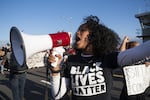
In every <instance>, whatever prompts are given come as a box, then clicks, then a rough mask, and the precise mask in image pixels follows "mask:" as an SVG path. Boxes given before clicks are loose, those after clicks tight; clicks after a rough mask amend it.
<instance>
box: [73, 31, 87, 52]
mask: <svg viewBox="0 0 150 100" xmlns="http://www.w3.org/2000/svg"><path fill="white" fill-rule="evenodd" d="M88 35H89V31H88V30H85V31H80V30H79V31H78V32H77V33H76V40H75V41H76V47H77V48H78V49H86V48H87V46H88V44H89V40H88Z"/></svg>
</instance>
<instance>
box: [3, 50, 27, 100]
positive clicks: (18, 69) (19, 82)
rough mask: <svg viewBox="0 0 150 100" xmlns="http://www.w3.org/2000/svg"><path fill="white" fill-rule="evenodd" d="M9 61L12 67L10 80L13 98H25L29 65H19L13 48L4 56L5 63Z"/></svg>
mask: <svg viewBox="0 0 150 100" xmlns="http://www.w3.org/2000/svg"><path fill="white" fill-rule="evenodd" d="M6 61H8V66H9V68H10V74H9V82H10V86H11V90H12V94H13V100H24V99H23V98H24V88H25V83H26V76H27V68H28V67H27V65H26V64H23V65H22V66H20V65H18V63H17V61H16V59H15V57H14V54H13V52H12V51H11V48H9V52H8V53H7V55H6V56H5V57H4V63H5V62H6Z"/></svg>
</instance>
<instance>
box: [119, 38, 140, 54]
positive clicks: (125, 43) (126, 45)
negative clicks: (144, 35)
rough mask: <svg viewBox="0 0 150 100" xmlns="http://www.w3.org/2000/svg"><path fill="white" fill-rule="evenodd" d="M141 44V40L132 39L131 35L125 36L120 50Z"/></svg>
mask: <svg viewBox="0 0 150 100" xmlns="http://www.w3.org/2000/svg"><path fill="white" fill-rule="evenodd" d="M139 45H140V43H139V42H137V41H130V39H129V37H128V36H125V37H124V39H123V41H122V44H121V46H120V48H119V50H120V51H124V50H127V49H130V48H133V47H136V46H139Z"/></svg>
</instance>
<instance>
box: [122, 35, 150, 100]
mask: <svg viewBox="0 0 150 100" xmlns="http://www.w3.org/2000/svg"><path fill="white" fill-rule="evenodd" d="M139 45H140V43H139V42H137V41H130V39H129V37H127V36H125V37H124V39H123V42H122V44H121V46H120V51H125V50H128V49H131V48H134V47H137V46H139ZM149 59H150V57H149ZM143 63H145V65H146V66H149V65H150V62H149V61H148V59H147V60H145V61H144V62H140V63H136V65H137V64H143ZM139 81H141V80H139ZM149 88H150V87H149ZM149 88H147V90H146V91H147V94H149V95H150V89H149ZM148 89H149V90H148ZM148 92H149V93H148ZM145 98H148V97H146V95H144V93H142V94H137V95H131V96H129V95H128V93H127V86H126V81H125V79H124V86H123V89H122V92H121V95H120V100H148V99H145ZM149 99H150V97H149Z"/></svg>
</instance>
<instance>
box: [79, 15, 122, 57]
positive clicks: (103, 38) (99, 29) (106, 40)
mask: <svg viewBox="0 0 150 100" xmlns="http://www.w3.org/2000/svg"><path fill="white" fill-rule="evenodd" d="M83 22H84V23H83V24H82V25H81V26H80V27H79V30H81V31H84V30H88V31H89V33H90V34H89V41H90V43H92V45H93V53H94V55H95V56H98V57H103V56H105V55H107V54H108V53H111V52H114V51H117V49H118V48H117V47H118V45H119V43H120V38H119V36H118V34H117V33H116V32H114V31H113V30H112V29H110V28H108V27H106V26H105V25H103V24H102V23H99V18H98V17H97V16H93V15H90V16H88V17H86V18H84V21H83Z"/></svg>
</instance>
